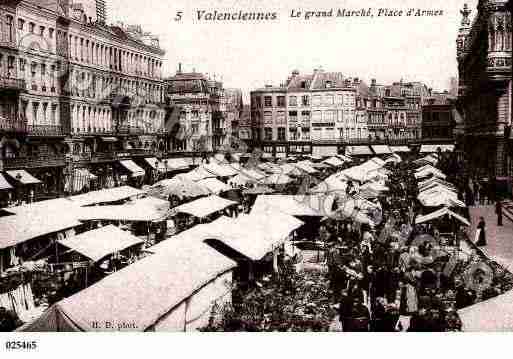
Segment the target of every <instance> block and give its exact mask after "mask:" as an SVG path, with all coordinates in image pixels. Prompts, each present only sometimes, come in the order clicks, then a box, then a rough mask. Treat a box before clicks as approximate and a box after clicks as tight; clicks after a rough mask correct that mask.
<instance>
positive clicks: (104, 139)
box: [101, 137, 118, 142]
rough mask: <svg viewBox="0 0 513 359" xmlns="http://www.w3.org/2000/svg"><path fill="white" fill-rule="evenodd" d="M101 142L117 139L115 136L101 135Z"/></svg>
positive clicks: (115, 140)
mask: <svg viewBox="0 0 513 359" xmlns="http://www.w3.org/2000/svg"><path fill="white" fill-rule="evenodd" d="M101 139H102V141H103V142H117V141H118V139H117V138H116V137H101Z"/></svg>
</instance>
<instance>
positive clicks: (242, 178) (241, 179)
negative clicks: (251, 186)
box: [228, 173, 257, 186]
mask: <svg viewBox="0 0 513 359" xmlns="http://www.w3.org/2000/svg"><path fill="white" fill-rule="evenodd" d="M255 182H257V181H256V180H255V179H253V178H250V177H248V176H246V175H244V174H242V173H239V174H238V175H237V176H235V177H232V178H230V180H229V181H228V183H230V184H233V185H235V186H245V185H247V184H248V183H255Z"/></svg>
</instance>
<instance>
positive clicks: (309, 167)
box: [294, 161, 319, 174]
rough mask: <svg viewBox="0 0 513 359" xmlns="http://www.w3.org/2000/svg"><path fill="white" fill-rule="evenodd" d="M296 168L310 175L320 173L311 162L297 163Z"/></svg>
mask: <svg viewBox="0 0 513 359" xmlns="http://www.w3.org/2000/svg"><path fill="white" fill-rule="evenodd" d="M294 166H296V167H297V168H299V169H300V170H301V171H305V172H306V173H308V174H315V173H317V172H319V171H317V170H316V169H315V168H314V164H313V163H312V162H310V161H301V162H298V163H295V164H294Z"/></svg>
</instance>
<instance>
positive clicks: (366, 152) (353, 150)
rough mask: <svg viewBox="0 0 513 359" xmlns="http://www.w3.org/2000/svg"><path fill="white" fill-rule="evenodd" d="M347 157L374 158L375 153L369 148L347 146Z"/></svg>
mask: <svg viewBox="0 0 513 359" xmlns="http://www.w3.org/2000/svg"><path fill="white" fill-rule="evenodd" d="M346 155H348V156H372V155H373V152H372V151H371V149H370V147H369V146H347V147H346Z"/></svg>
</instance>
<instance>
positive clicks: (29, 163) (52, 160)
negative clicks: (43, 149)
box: [3, 155, 65, 169]
mask: <svg viewBox="0 0 513 359" xmlns="http://www.w3.org/2000/svg"><path fill="white" fill-rule="evenodd" d="M3 164H4V168H5V169H19V168H41V167H59V166H64V165H65V159H64V155H55V156H40V157H16V158H4V159H3Z"/></svg>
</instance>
